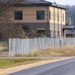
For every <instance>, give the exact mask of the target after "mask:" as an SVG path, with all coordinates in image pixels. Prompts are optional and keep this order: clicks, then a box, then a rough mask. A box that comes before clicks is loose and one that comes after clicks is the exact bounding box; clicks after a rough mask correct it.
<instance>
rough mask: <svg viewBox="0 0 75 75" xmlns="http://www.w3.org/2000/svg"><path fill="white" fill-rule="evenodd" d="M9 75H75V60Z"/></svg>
mask: <svg viewBox="0 0 75 75" xmlns="http://www.w3.org/2000/svg"><path fill="white" fill-rule="evenodd" d="M7 75H75V58H71V59H67V60H64V61H59V62H55V63H49V64H46V65H41V66H37V67H32V68H29V69H24V70H21V71H18V72H14V73H11V74H7Z"/></svg>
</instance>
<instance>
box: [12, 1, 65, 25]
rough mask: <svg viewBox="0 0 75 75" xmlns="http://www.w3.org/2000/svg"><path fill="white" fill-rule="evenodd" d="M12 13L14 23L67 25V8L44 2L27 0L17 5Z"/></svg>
mask: <svg viewBox="0 0 75 75" xmlns="http://www.w3.org/2000/svg"><path fill="white" fill-rule="evenodd" d="M11 13H12V16H11V19H12V21H13V22H14V23H17V22H20V23H40V22H41V23H44V22H45V23H56V24H63V25H65V24H66V9H65V7H63V6H61V5H58V4H56V3H51V2H47V1H44V0H27V1H24V2H21V3H16V4H15V5H14V7H13V10H12V12H11Z"/></svg>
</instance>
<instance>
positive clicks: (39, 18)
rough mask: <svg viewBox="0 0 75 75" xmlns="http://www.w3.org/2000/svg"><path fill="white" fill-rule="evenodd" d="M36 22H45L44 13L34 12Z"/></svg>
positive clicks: (40, 11) (41, 11)
mask: <svg viewBox="0 0 75 75" xmlns="http://www.w3.org/2000/svg"><path fill="white" fill-rule="evenodd" d="M36 20H45V11H44V10H37V11H36Z"/></svg>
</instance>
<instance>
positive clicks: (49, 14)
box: [49, 11, 51, 19]
mask: <svg viewBox="0 0 75 75" xmlns="http://www.w3.org/2000/svg"><path fill="white" fill-rule="evenodd" d="M49 19H51V12H50V11H49Z"/></svg>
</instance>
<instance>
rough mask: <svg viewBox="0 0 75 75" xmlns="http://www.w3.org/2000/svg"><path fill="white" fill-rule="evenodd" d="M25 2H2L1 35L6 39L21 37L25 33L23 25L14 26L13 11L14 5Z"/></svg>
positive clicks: (7, 0)
mask: <svg viewBox="0 0 75 75" xmlns="http://www.w3.org/2000/svg"><path fill="white" fill-rule="evenodd" d="M21 1H23V0H0V35H1V36H4V37H8V38H9V37H19V36H21V35H22V33H24V31H23V29H22V26H21V25H17V26H16V25H15V24H13V21H12V19H11V18H10V17H11V15H12V14H11V13H10V12H11V11H12V10H13V9H12V7H14V4H15V3H17V2H21Z"/></svg>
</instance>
